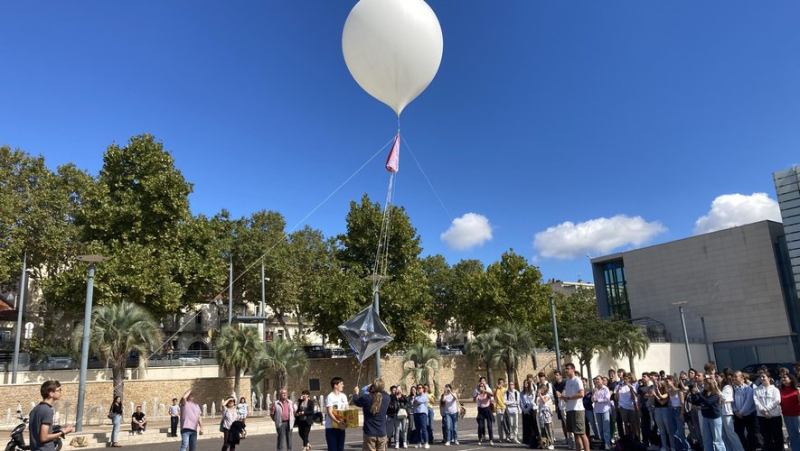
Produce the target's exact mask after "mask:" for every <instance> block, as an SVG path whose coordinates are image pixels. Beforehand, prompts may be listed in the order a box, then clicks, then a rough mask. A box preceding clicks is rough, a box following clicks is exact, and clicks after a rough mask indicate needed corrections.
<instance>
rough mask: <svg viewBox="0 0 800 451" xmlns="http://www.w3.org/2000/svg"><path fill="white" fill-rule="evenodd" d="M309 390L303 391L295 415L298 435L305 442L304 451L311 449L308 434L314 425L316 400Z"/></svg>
mask: <svg viewBox="0 0 800 451" xmlns="http://www.w3.org/2000/svg"><path fill="white" fill-rule="evenodd" d="M310 395H311V393H309V391H308V390H303V392H302V394H301V395H300V399H298V400H297V409H296V410H295V414H294V424H295V425H297V433H298V434H300V439H301V440H303V451H308V450H310V449H311V444H310V443H308V433H309V431H311V424H312V423H314V400H313V399H312V398H311V396H310Z"/></svg>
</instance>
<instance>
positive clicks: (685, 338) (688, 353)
mask: <svg viewBox="0 0 800 451" xmlns="http://www.w3.org/2000/svg"><path fill="white" fill-rule="evenodd" d="M684 304H688V302H687V301H680V302H673V303H672V305H677V306H678V311H679V312H680V313H681V327H683V342H684V343H685V344H686V359H687V360H688V361H689V368H692V367H694V365H692V351H691V350H690V349H689V335H688V334H687V333H686V318H684V316H683V305H684Z"/></svg>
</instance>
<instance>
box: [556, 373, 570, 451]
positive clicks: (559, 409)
mask: <svg viewBox="0 0 800 451" xmlns="http://www.w3.org/2000/svg"><path fill="white" fill-rule="evenodd" d="M553 376H554V377H555V382H554V383H553V392H554V393H553V395H554V397H553V403H554V404H555V406H556V417H557V418H558V419H559V422H560V423H561V432H563V433H564V442H565V443H566V444H567V446H568V447H570V448H571V447H572V445H573V443H572V434H570V433H569V432H567V423H566V414H565V413H564V412H565V411H564V403H563V402H562V401H561V395H562V394H563V392H564V387H566V385H567V381H565V380H564V377H563V376H562V375H561V371H558V370H556V371H553Z"/></svg>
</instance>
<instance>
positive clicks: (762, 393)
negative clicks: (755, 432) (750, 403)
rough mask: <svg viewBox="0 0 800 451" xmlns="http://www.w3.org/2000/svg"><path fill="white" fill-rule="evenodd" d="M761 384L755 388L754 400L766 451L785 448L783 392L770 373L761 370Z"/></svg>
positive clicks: (779, 450)
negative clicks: (782, 411) (782, 408)
mask: <svg viewBox="0 0 800 451" xmlns="http://www.w3.org/2000/svg"><path fill="white" fill-rule="evenodd" d="M759 380H760V381H761V385H759V386H758V387H756V389H755V390H753V400H754V401H755V404H756V413H757V414H758V428H759V430H760V431H761V436H762V437H763V439H764V448H763V449H764V451H781V450H782V449H783V421H781V392H780V391H779V390H778V389H777V388H776V387H775V386H774V385H772V380H771V379H770V377H769V373H767V372H766V371H763V372H761V375H760V376H759Z"/></svg>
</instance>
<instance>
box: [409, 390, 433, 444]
mask: <svg viewBox="0 0 800 451" xmlns="http://www.w3.org/2000/svg"><path fill="white" fill-rule="evenodd" d="M430 400H431V399H430V397H429V396H428V394H427V393H426V392H425V387H423V386H422V385H418V386H417V396H415V397H414V400H413V401H412V402H411V405H412V408H413V410H414V426H416V429H417V433H418V435H417V437H418V438H419V442H417V444H416V445H415V447H416V448H419V447H420V445H422V446H424V447H425V449H428V448H430V447H431V444H430V441H429V436H428V409H429V406H428V404H429V403H430Z"/></svg>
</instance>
